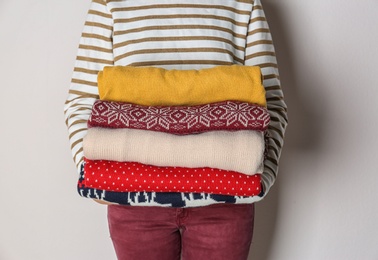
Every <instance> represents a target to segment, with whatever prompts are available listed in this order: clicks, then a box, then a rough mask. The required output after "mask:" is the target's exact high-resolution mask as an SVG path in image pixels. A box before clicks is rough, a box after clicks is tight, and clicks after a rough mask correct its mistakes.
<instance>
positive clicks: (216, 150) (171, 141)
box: [83, 127, 264, 175]
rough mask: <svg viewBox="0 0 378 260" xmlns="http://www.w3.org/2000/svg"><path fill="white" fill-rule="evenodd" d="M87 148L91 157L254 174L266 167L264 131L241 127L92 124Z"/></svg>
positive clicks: (92, 158)
mask: <svg viewBox="0 0 378 260" xmlns="http://www.w3.org/2000/svg"><path fill="white" fill-rule="evenodd" d="M83 149H84V155H85V157H86V158H88V159H91V160H111V161H119V162H140V163H144V164H149V165H155V166H172V167H177V166H179V167H190V168H197V167H211V168H218V169H223V170H229V171H236V172H241V173H244V174H249V175H251V174H255V173H261V172H262V170H263V160H264V133H263V132H259V131H250V130H241V131H234V132H230V131H211V132H206V133H201V134H195V135H172V134H167V133H161V132H153V131H145V130H135V129H109V128H102V127H92V128H89V129H88V132H87V135H86V136H85V138H84V141H83Z"/></svg>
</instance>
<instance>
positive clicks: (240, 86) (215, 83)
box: [98, 65, 266, 107]
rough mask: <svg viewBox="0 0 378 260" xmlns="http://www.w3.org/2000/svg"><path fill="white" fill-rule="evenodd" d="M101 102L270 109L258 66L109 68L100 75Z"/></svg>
mask: <svg viewBox="0 0 378 260" xmlns="http://www.w3.org/2000/svg"><path fill="white" fill-rule="evenodd" d="M98 90H99V95H100V99H101V100H108V101H121V102H126V103H133V104H139V105H145V106H177V105H185V106H193V105H201V104H209V103H215V102H221V101H226V100H238V101H243V102H248V103H254V104H257V105H260V106H265V107H266V99H265V89H264V86H263V84H262V76H261V70H260V68H259V67H258V66H241V65H227V66H216V67H213V68H209V69H200V70H166V69H163V68H156V67H132V66H109V67H105V68H104V69H103V71H100V72H99V74H98Z"/></svg>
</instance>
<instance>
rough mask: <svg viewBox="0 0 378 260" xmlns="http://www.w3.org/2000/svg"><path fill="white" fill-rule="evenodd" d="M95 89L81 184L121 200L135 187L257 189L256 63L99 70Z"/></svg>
mask: <svg viewBox="0 0 378 260" xmlns="http://www.w3.org/2000/svg"><path fill="white" fill-rule="evenodd" d="M98 89H99V94H100V100H97V101H96V102H95V103H94V105H93V108H92V114H91V117H90V118H89V121H88V132H87V135H86V137H85V138H84V141H83V149H84V155H85V163H84V167H83V172H82V176H81V178H80V180H79V187H80V188H81V189H83V188H84V187H85V188H86V189H93V190H94V191H96V190H103V191H107V192H108V195H109V192H110V196H107V197H108V199H106V200H108V201H111V202H116V203H120V204H130V203H125V201H127V200H128V199H127V198H129V197H130V193H138V192H145V193H156V194H159V195H160V196H166V199H167V200H169V198H170V197H172V195H175V194H178V193H185V194H192V195H195V194H198V193H205V194H212V195H215V196H225V199H224V201H227V196H231V197H232V196H247V197H253V196H258V195H259V194H261V192H262V190H261V177H260V176H261V174H262V172H263V161H264V151H265V142H264V134H265V131H266V130H267V127H268V125H269V122H270V117H269V113H268V111H267V109H266V107H265V106H266V99H265V90H264V87H263V85H262V77H261V72H260V68H259V67H252V66H238V65H232V66H217V67H214V68H210V69H202V70H165V69H161V68H152V67H144V68H143V67H130V66H124V67H122V66H114V67H105V68H104V70H103V71H102V72H100V73H99V76H98ZM100 199H101V198H100ZM102 199H104V198H102Z"/></svg>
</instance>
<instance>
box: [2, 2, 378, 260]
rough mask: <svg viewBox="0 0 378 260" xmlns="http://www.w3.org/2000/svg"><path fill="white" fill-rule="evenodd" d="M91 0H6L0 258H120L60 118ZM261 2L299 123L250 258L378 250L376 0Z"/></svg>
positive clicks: (358, 254) (283, 259) (361, 259)
mask: <svg viewBox="0 0 378 260" xmlns="http://www.w3.org/2000/svg"><path fill="white" fill-rule="evenodd" d="M89 2H90V0H85V1H77V0H65V1H51V0H41V1H30V0H18V1H5V0H0V93H1V96H0V124H1V125H0V144H1V146H0V203H1V208H0V212H1V214H0V260H51V259H53V260H76V259H92V260H102V259H106V260H108V259H115V255H114V253H113V248H112V244H111V241H110V239H109V234H108V230H107V222H106V210H105V207H103V206H101V205H98V204H95V203H92V202H91V201H89V200H86V199H82V198H80V197H79V196H78V195H77V194H76V186H75V185H76V178H77V176H76V173H75V167H74V165H73V162H72V160H71V156H70V151H69V144H68V137H67V136H68V135H67V131H66V128H65V125H64V122H63V121H64V120H63V103H64V101H65V98H66V95H67V91H68V86H69V82H70V77H71V74H72V69H73V65H74V59H75V56H76V48H77V46H78V40H79V36H80V33H81V30H82V27H83V23H84V19H85V16H86V12H87V8H88V6H89ZM263 4H264V8H265V11H266V14H267V16H268V20H269V23H270V26H271V30H272V33H273V37H274V41H275V45H276V49H277V56H278V61H279V65H280V71H281V79H282V85H283V88H284V91H285V97H286V101H287V104H288V106H289V121H290V122H289V128H288V131H287V138H286V144H285V147H284V152H283V156H282V160H281V168H280V173H279V179H278V181H277V182H276V185H275V186H274V188H273V189H272V190H271V192H270V194H269V196H268V197H267V198H266V199H265V200H264V201H263V202H261V203H259V204H258V205H257V216H256V225H255V236H254V242H253V245H252V251H251V254H250V259H254V260H315V259H316V260H318V259H322V260H328V259H329V260H339V259H340V260H349V259H350V260H354V259H358V260H375V259H378V246H377V245H378V220H377V217H378V202H377V200H378V192H377V191H376V189H377V184H378V177H377V176H378V152H377V151H376V150H377V147H378V137H377V135H376V132H377V131H378V123H377V118H378V117H377V112H378V79H377V75H378V69H377V61H378V50H377V43H378V30H377V25H378V16H377V10H378V2H377V1H376V0H364V1H345V0H332V1H303V0H286V1H282V0H264V1H263Z"/></svg>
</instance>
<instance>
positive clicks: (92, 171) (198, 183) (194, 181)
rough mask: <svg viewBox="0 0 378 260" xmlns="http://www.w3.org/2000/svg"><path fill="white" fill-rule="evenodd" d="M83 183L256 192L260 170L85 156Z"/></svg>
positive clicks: (121, 187)
mask: <svg viewBox="0 0 378 260" xmlns="http://www.w3.org/2000/svg"><path fill="white" fill-rule="evenodd" d="M84 176H85V179H84V184H85V186H87V187H91V188H96V189H104V190H107V191H121V192H127V191H134V192H136V191H148V192H151V191H156V192H207V193H212V194H224V195H239V196H256V195H258V194H259V193H260V192H261V183H260V174H254V175H251V176H250V175H245V174H242V173H238V172H232V171H224V170H220V169H214V168H183V167H157V166H152V165H145V164H142V163H136V162H115V161H106V160H98V161H93V160H89V159H85V166H84Z"/></svg>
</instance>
